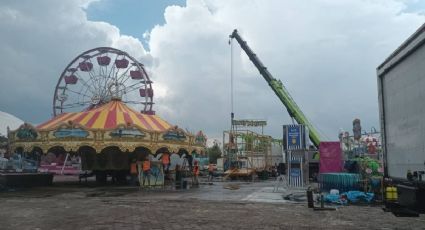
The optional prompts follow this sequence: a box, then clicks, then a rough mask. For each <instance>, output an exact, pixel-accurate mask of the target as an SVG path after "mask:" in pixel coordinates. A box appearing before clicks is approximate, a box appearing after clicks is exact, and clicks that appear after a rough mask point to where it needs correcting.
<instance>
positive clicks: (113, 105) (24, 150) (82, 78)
mask: <svg viewBox="0 0 425 230" xmlns="http://www.w3.org/2000/svg"><path fill="white" fill-rule="evenodd" d="M153 104H154V102H153V88H152V81H151V80H150V79H149V77H148V74H147V72H146V71H145V69H144V67H143V64H142V63H140V62H138V61H137V60H135V59H134V58H133V57H131V56H130V55H128V54H127V53H125V52H123V51H121V50H117V49H113V48H108V47H100V48H96V49H92V50H89V51H86V52H84V53H82V54H81V55H79V56H78V57H76V58H75V59H74V60H73V61H72V62H71V63H70V64H69V65H68V66H67V67H66V68H65V70H64V71H63V72H62V74H61V76H60V78H59V81H58V83H57V85H56V88H55V93H54V95H53V106H52V109H53V114H54V117H53V118H52V119H50V120H48V121H46V122H44V123H42V124H40V125H37V126H33V125H31V124H27V123H25V124H23V125H21V126H20V127H19V128H18V129H17V130H14V131H9V132H8V138H9V151H10V152H11V153H14V154H15V155H16V154H18V155H23V156H26V157H29V158H32V159H34V160H38V161H39V162H40V161H46V160H45V159H44V158H45V156H46V155H47V154H50V155H53V156H54V157H56V158H62V159H63V158H65V162H66V161H67V159H68V158H71V157H78V158H79V161H80V164H81V170H90V171H94V172H96V173H97V174H96V176H98V174H99V175H101V176H102V175H104V174H106V172H111V171H115V172H122V174H125V173H127V172H129V170H130V165H131V162H134V161H135V160H137V161H139V160H146V159H149V158H151V159H158V158H159V157H160V156H161V155H163V154H170V155H172V154H177V155H178V156H179V157H183V156H186V157H187V156H191V155H192V154H195V153H196V154H197V155H202V154H204V152H205V145H206V136H205V135H204V134H203V133H202V132H201V131H199V132H198V133H197V134H193V133H190V132H188V131H185V130H183V129H181V128H179V127H178V126H176V125H172V124H170V123H168V122H167V121H165V120H163V119H162V118H160V117H159V116H158V115H156V114H155V111H154V110H153ZM47 163H48V164H53V163H54V162H47ZM41 164H43V162H42V163H41ZM44 164H46V163H44ZM64 166H65V165H64ZM62 172H63V168H62Z"/></svg>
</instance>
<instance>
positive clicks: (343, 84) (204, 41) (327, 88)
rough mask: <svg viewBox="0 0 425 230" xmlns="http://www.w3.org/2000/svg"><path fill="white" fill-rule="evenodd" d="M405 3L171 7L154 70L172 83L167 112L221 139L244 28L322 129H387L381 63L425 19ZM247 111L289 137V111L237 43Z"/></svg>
mask: <svg viewBox="0 0 425 230" xmlns="http://www.w3.org/2000/svg"><path fill="white" fill-rule="evenodd" d="M405 9H406V2H404V1H396V0H368V1H359V0H347V1H339V0H314V1H309V2H308V3H306V2H303V1H280V0H279V1H278V0H275V1H267V2H266V3H265V2H264V1H261V0H253V1H248V2H247V1H243V0H235V1H210V0H204V1H194V0H188V1H187V5H186V6H185V7H180V6H170V7H168V8H167V9H166V11H165V14H164V17H165V20H166V23H165V24H164V25H158V26H156V27H155V28H153V29H152V31H151V32H150V40H149V47H150V54H151V55H152V57H153V58H154V60H157V63H156V64H155V65H153V67H152V72H153V73H154V74H155V76H157V82H158V83H159V84H164V85H166V86H167V87H168V89H169V90H168V91H167V93H166V94H165V95H163V97H160V98H157V101H158V103H159V105H158V106H159V110H160V111H161V112H162V113H163V114H164V115H165V116H166V117H167V118H169V119H172V120H176V121H179V122H180V123H182V124H183V125H184V126H187V127H199V128H202V129H204V130H207V131H208V132H207V133H208V134H210V136H213V137H215V138H220V136H221V131H222V130H223V129H228V128H229V123H230V121H229V120H230V86H229V85H230V48H229V45H228V44H227V41H228V35H229V34H230V33H231V32H232V30H233V29H234V28H237V29H239V31H240V34H241V35H242V36H243V37H244V38H245V39H246V40H247V42H248V44H249V46H250V47H251V48H252V49H253V50H254V52H256V53H257V55H258V56H259V57H260V59H261V60H262V61H263V63H264V64H265V65H266V66H267V67H268V69H269V70H270V72H271V73H272V74H273V75H274V77H275V78H278V79H281V80H282V82H283V83H284V85H285V86H286V87H287V88H288V90H289V91H290V93H291V94H292V96H293V98H294V99H295V101H296V102H297V104H298V105H299V107H301V109H302V110H303V111H304V113H305V114H306V115H307V117H308V118H309V119H310V120H311V121H312V123H313V124H314V125H315V126H316V127H318V128H319V129H320V130H321V131H322V136H323V137H324V139H326V137H328V138H330V139H333V140H334V139H336V137H337V132H338V130H339V129H340V128H345V129H346V130H348V129H351V121H352V120H353V119H354V118H360V119H362V121H363V127H365V128H370V127H372V126H375V127H378V126H379V123H378V102H377V86H376V73H375V69H376V67H377V66H378V65H379V64H380V63H381V62H382V61H383V60H384V58H386V57H387V56H388V55H389V54H390V53H391V52H392V51H393V50H394V49H395V48H397V46H398V45H400V44H401V43H402V42H403V41H404V40H405V39H406V38H407V37H408V36H409V35H410V34H411V33H413V32H414V31H415V30H416V29H417V28H418V27H419V26H420V25H421V24H422V23H423V21H424V16H423V15H419V14H416V13H411V12H410V13H409V12H407V11H405ZM234 45H235V47H234V66H233V67H234V73H235V74H234V79H235V91H234V93H235V100H234V102H235V113H236V117H237V118H259V119H266V120H267V121H268V124H269V126H268V127H267V128H266V132H267V133H269V134H272V135H273V136H275V137H280V136H281V135H282V134H281V125H282V124H288V123H291V119H290V118H289V117H288V115H287V112H286V109H285V108H284V107H283V106H282V104H281V102H280V101H279V99H278V98H277V97H276V96H275V95H274V93H273V92H272V91H271V89H270V88H269V86H268V85H267V84H266V82H265V81H264V80H263V79H262V77H261V76H260V75H259V73H258V71H257V70H256V69H255V67H254V66H253V65H252V63H250V61H249V59H248V58H247V57H246V55H245V53H243V51H241V49H240V48H239V45H237V44H234Z"/></svg>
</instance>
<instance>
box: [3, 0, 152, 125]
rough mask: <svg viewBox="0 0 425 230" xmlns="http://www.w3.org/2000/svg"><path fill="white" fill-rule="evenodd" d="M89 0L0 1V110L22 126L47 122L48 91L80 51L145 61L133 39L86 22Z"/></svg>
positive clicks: (103, 25)
mask: <svg viewBox="0 0 425 230" xmlns="http://www.w3.org/2000/svg"><path fill="white" fill-rule="evenodd" d="M91 2H92V1H90V0H75V1H55V0H40V1H37V3H36V4H35V3H34V2H33V1H30V0H28V1H2V2H1V3H0V34H1V36H0V44H1V45H0V53H1V54H2V55H1V56H0V63H1V68H0V79H1V82H2V83H1V87H0V105H1V107H0V109H1V110H5V111H7V112H9V113H12V114H14V115H16V116H18V117H20V118H22V119H24V120H26V121H28V122H31V123H39V122H42V121H44V120H47V119H48V118H50V116H51V113H52V99H53V94H54V88H55V86H56V83H57V81H58V79H59V76H60V74H61V73H62V71H63V69H64V68H65V67H66V65H67V64H68V63H69V62H70V61H71V60H72V59H74V58H75V57H76V56H77V55H79V54H80V53H82V52H84V51H86V50H89V49H92V48H95V47H99V46H113V47H115V48H119V49H122V50H124V51H127V52H129V53H130V54H131V55H134V56H135V57H136V58H138V59H139V60H146V61H148V60H149V55H147V54H146V51H145V49H144V47H143V45H142V44H141V42H140V41H139V40H137V39H136V38H134V37H131V36H127V35H122V34H121V33H120V30H119V28H117V27H116V26H113V25H111V24H109V23H107V22H94V21H89V20H88V19H87V15H86V12H85V11H84V8H87V7H88V5H89V4H90V3H91Z"/></svg>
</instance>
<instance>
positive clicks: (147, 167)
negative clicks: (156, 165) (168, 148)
mask: <svg viewBox="0 0 425 230" xmlns="http://www.w3.org/2000/svg"><path fill="white" fill-rule="evenodd" d="M150 169H151V162H150V161H143V171H148V170H150Z"/></svg>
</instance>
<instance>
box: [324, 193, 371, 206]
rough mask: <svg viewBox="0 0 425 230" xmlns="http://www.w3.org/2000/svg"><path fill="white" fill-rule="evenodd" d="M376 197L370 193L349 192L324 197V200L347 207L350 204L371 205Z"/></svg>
mask: <svg viewBox="0 0 425 230" xmlns="http://www.w3.org/2000/svg"><path fill="white" fill-rule="evenodd" d="M374 196H375V195H374V194H373V193H370V192H361V191H348V192H345V193H342V194H340V195H333V194H327V195H325V196H324V200H325V202H328V203H334V204H343V205H345V204H347V203H348V202H350V203H352V204H355V203H358V202H362V201H363V202H367V203H370V202H371V201H372V200H373V198H374ZM345 197H346V199H345ZM347 201H348V202H347Z"/></svg>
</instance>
